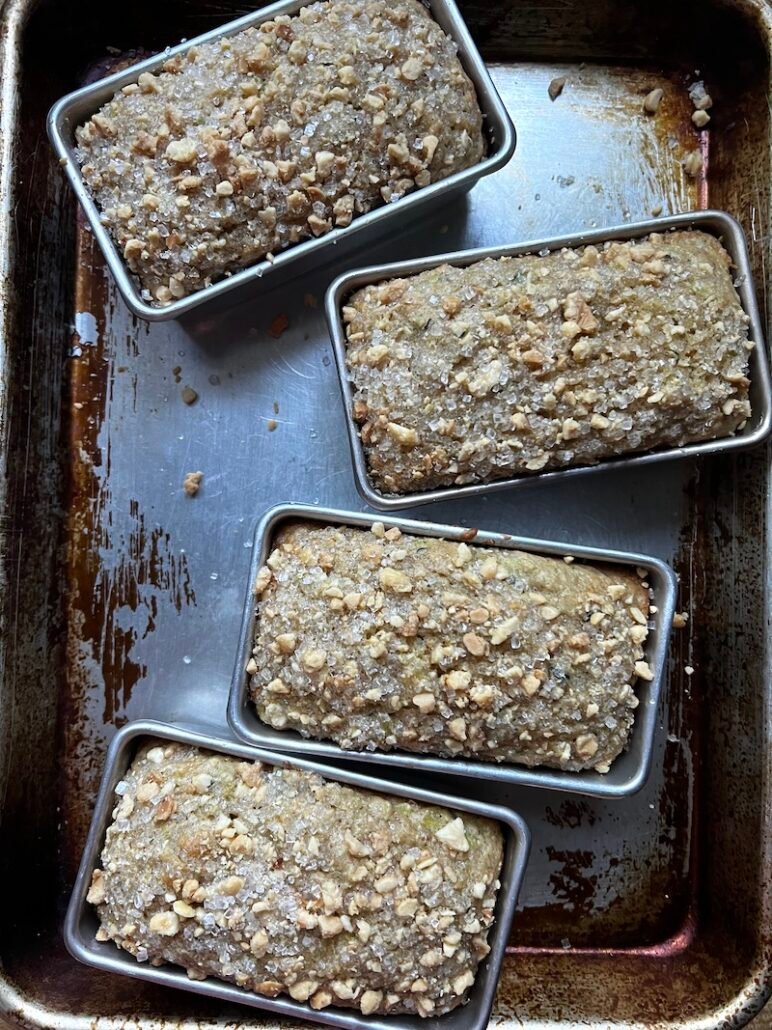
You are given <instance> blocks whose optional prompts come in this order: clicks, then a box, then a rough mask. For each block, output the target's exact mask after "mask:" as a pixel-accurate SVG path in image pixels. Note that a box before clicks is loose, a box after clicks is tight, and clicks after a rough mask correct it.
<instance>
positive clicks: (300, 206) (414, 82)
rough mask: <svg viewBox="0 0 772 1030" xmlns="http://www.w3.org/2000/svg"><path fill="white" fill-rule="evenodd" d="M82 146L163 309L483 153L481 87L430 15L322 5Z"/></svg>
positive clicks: (134, 108) (337, 2) (220, 52)
mask: <svg viewBox="0 0 772 1030" xmlns="http://www.w3.org/2000/svg"><path fill="white" fill-rule="evenodd" d="M76 138H77V143H78V160H79V162H80V164H81V166H82V174H83V178H84V180H85V182H86V184H87V185H88V187H89V189H90V190H91V192H92V194H93V196H94V199H95V201H96V203H97V205H98V207H99V209H100V211H101V214H102V220H103V222H104V224H105V225H106V226H107V228H108V229H109V231H110V233H111V235H112V237H113V239H114V241H115V243H116V245H117V246H118V248H119V249H120V251H121V252H122V253H123V255H124V257H125V258H126V261H127V263H128V266H129V268H130V269H131V270H132V271H133V272H134V273H136V275H137V276H138V278H139V281H140V284H141V287H142V295H143V297H144V298H145V299H147V300H149V301H151V302H155V303H157V304H159V305H164V304H168V303H170V302H171V301H173V300H175V299H177V298H180V297H184V296H185V295H186V294H189V293H191V292H193V291H195V290H200V289H202V288H203V287H205V286H208V285H209V284H210V283H211V282H213V281H215V280H216V279H219V278H222V277H223V276H224V275H228V274H231V273H233V272H234V271H237V270H239V269H241V268H243V267H244V266H245V265H249V264H252V263H254V262H256V261H258V260H260V259H261V258H264V257H266V255H268V254H269V253H272V252H276V251H279V250H282V249H284V248H285V247H287V246H289V245H290V244H293V243H297V242H298V241H299V240H303V239H305V238H307V237H309V236H320V235H322V234H323V233H325V232H328V231H329V230H330V229H332V228H333V227H337V226H346V225H349V223H350V222H351V220H352V219H353V218H355V217H356V216H357V215H359V214H361V213H362V212H365V211H369V210H370V209H371V208H374V207H376V206H378V205H380V204H384V203H390V202H393V201H395V200H397V199H398V198H400V197H402V196H404V195H405V194H406V193H408V192H410V191H412V190H414V189H416V188H419V187H421V186H426V185H428V184H429V183H431V182H436V181H437V180H438V179H444V178H445V177H447V176H448V175H451V174H452V173H453V172H457V171H460V170H461V169H464V168H467V167H469V166H471V165H474V164H477V163H479V162H480V161H481V160H482V158H483V156H484V154H485V143H484V139H483V133H482V115H481V112H480V108H479V105H478V103H477V97H476V95H475V90H474V87H473V85H472V83H471V82H470V80H469V78H468V77H467V75H466V73H465V72H464V70H463V68H462V67H461V63H460V61H459V59H458V57H457V54H456V46H455V44H454V43H453V42H452V40H450V39H449V38H448V37H447V36H446V35H445V33H444V32H443V30H442V29H441V28H440V26H439V25H438V24H437V23H436V22H435V21H433V20H432V18H431V17H430V15H429V12H428V11H427V10H426V8H425V7H424V6H423V5H422V4H421V3H419V2H418V0H326V2H323V3H314V4H311V5H310V6H308V7H305V8H303V9H301V11H300V12H299V13H298V14H297V15H296V16H294V17H290V16H289V15H278V16H277V17H276V18H274V19H273V20H272V21H268V22H264V23H263V24H262V25H259V26H256V27H254V28H249V29H245V30H244V31H242V32H240V33H237V34H236V35H233V36H229V37H227V38H222V39H220V40H217V41H214V42H211V43H206V44H203V45H201V46H196V47H191V48H190V49H189V50H188V51H187V53H186V54H182V55H177V56H174V57H171V58H170V59H169V60H168V61H167V62H166V64H165V65H164V67H163V70H162V71H161V72H159V73H158V74H157V75H152V74H149V73H144V74H142V75H140V76H139V80H138V82H137V83H134V84H131V85H128V86H124V88H123V89H122V90H121V91H120V92H118V93H117V94H116V95H115V97H114V98H113V99H112V100H110V101H109V102H108V103H107V104H105V105H104V106H103V107H102V108H101V109H100V111H99V112H98V113H97V114H95V115H94V116H93V117H92V118H91V119H90V120H89V121H88V122H86V123H85V125H83V126H81V127H80V128H79V129H78V130H77V132H76Z"/></svg>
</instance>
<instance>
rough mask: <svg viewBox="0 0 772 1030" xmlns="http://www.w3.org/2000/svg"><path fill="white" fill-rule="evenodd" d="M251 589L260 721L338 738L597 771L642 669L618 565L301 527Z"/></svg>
mask: <svg viewBox="0 0 772 1030" xmlns="http://www.w3.org/2000/svg"><path fill="white" fill-rule="evenodd" d="M256 589H257V592H258V595H259V602H258V615H257V624H256V631H255V647H254V651H253V656H254V657H253V658H252V659H251V661H250V664H249V668H248V672H250V673H251V674H252V676H251V685H250V689H251V696H252V699H253V701H254V702H255V704H256V706H257V711H258V714H259V716H260V718H261V719H262V720H263V721H264V722H266V723H268V724H270V725H271V726H273V727H274V728H275V729H295V730H298V731H299V732H300V733H302V734H303V735H304V736H307V737H315V738H330V739H332V740H335V741H337V742H338V743H339V744H340V745H341V746H342V747H344V748H352V749H356V750H389V749H392V748H403V749H406V750H410V751H418V752H425V753H432V754H441V755H467V756H469V757H473V758H477V759H480V760H483V761H508V762H518V763H521V764H524V765H529V766H535V765H546V766H553V767H557V768H560V769H569V770H580V769H596V770H597V771H599V772H607V771H608V769H609V766H610V764H611V762H613V761H614V759H615V758H616V757H617V756H618V755H619V754H620V752H621V751H622V750H623V749H624V747H625V746H626V744H627V740H628V736H629V733H630V728H631V726H632V723H633V711H634V709H635V707H636V706H637V704H638V699H637V698H636V696H635V693H634V691H633V688H632V686H631V683H632V681H633V680H634V679H635V677H636V676H642V677H644V678H648V679H650V678H651V677H652V671H651V670H650V669H649V667H648V665H647V664H646V663H645V662H644V661H643V660H642V659H643V651H642V644H643V641H644V640H645V638H646V635H647V621H648V612H649V596H648V591H647V589H646V588H645V587H644V586H643V585H642V583H641V581H640V580H639V579H638V578H637V577H636V576H635V575H631V574H630V573H628V572H625V571H622V570H621V569H619V570H616V569H613V568H599V567H595V566H591V565H586V564H580V563H578V562H576V563H567V562H565V561H563V560H562V559H559V558H558V559H556V558H549V557H545V556H540V555H535V554H529V553H525V552H521V551H507V550H503V549H497V548H496V549H494V548H484V547H470V546H468V545H467V544H464V543H461V544H456V543H452V542H450V541H447V540H438V539H432V538H428V537H412V536H407V535H401V534H400V531H399V530H398V529H396V528H392V529H390V530H388V531H384V527H383V525H382V524H381V523H376V524H375V525H374V527H373V531H372V532H368V531H365V530H360V529H352V528H348V527H333V526H318V525H309V524H305V523H299V524H293V525H290V526H288V527H286V528H285V529H284V530H282V531H281V532H280V534H279V537H278V539H277V540H276V545H275V548H274V550H273V551H272V553H271V555H270V557H269V559H268V565H267V566H264V568H263V569H262V570H261V573H260V575H259V576H258V582H257V586H256Z"/></svg>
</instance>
